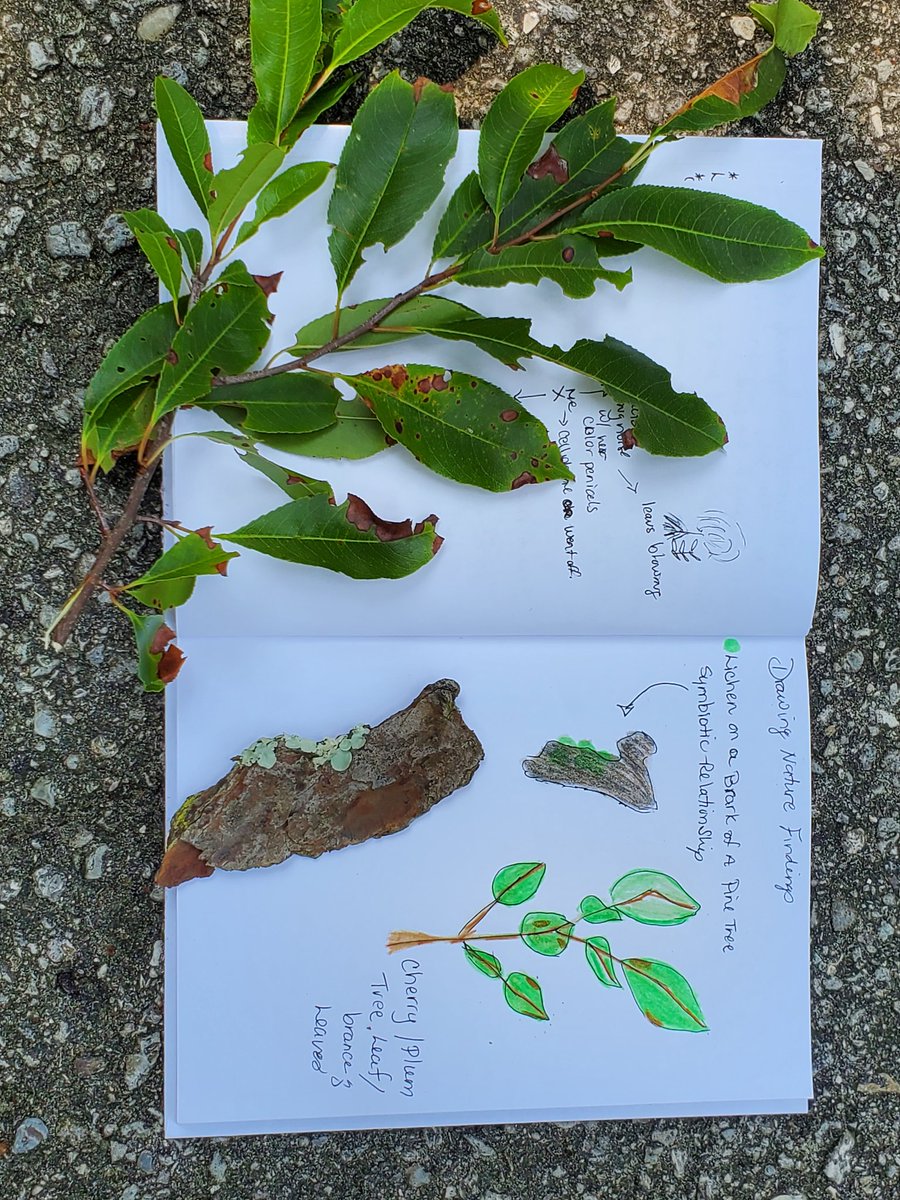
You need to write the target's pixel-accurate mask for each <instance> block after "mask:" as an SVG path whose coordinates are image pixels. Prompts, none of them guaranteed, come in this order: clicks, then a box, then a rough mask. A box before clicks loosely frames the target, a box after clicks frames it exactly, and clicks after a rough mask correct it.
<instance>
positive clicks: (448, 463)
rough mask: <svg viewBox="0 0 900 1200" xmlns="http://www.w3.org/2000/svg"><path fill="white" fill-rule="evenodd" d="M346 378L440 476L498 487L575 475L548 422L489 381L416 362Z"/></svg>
mask: <svg viewBox="0 0 900 1200" xmlns="http://www.w3.org/2000/svg"><path fill="white" fill-rule="evenodd" d="M342 378H344V379H345V380H346V382H348V383H350V384H352V385H353V386H354V387H355V388H356V389H357V391H358V392H359V394H360V396H361V397H362V398H363V399H364V400H365V401H366V402H367V403H368V404H369V405H371V407H372V410H373V411H374V413H375V415H376V417H377V418H378V420H379V421H380V422H381V424H382V426H383V427H384V429H386V430H387V431H388V432H389V433H390V436H391V437H392V438H395V439H396V440H397V441H398V442H400V443H401V444H402V445H403V446H405V447H406V448H407V449H408V450H409V451H410V452H411V453H412V454H414V455H415V457H416V458H417V459H419V461H420V462H422V463H424V464H425V466H427V467H430V468H431V470H432V471H437V472H438V474H440V475H446V476H448V477H449V478H450V479H455V480H457V481H458V482H459V483H468V484H471V485H472V486H474V487H481V488H486V489H487V490H488V491H494V492H503V491H509V490H510V489H515V488H518V487H522V486H523V485H524V484H527V483H543V482H546V481H548V480H552V479H571V478H573V476H572V474H571V472H570V471H569V469H568V467H566V465H565V464H564V463H563V461H562V458H561V457H560V453H559V447H558V446H557V445H556V443H555V442H552V441H551V440H550V435H549V433H548V432H547V430H546V428H545V427H544V425H543V424H542V422H541V421H539V420H538V419H537V417H534V416H532V415H531V413H529V412H527V411H526V409H524V408H523V407H522V406H521V405H520V404H519V403H518V401H516V400H514V399H513V397H512V396H510V395H508V394H507V393H506V392H504V391H502V390H501V389H500V388H498V387H496V386H495V385H494V384H492V383H488V382H486V381H485V380H483V379H477V378H475V377H474V376H472V375H465V374H463V373H462V372H461V371H447V370H444V369H443V368H442V367H433V366H422V365H420V364H417V363H411V364H409V365H408V366H405V367H404V366H393V367H384V368H381V369H379V370H374V371H368V372H366V374H365V375H356V376H342Z"/></svg>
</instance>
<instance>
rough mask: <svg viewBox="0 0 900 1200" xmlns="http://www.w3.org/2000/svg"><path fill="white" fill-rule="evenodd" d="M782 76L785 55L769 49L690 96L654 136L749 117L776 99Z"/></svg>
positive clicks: (699, 130) (698, 128)
mask: <svg viewBox="0 0 900 1200" xmlns="http://www.w3.org/2000/svg"><path fill="white" fill-rule="evenodd" d="M784 76H785V62H784V55H783V54H782V53H781V51H780V50H778V49H775V48H774V47H770V48H769V49H768V50H767V51H766V52H765V54H757V56H756V57H755V58H751V59H750V60H749V62H745V63H742V64H741V66H739V67H735V69H734V70H733V71H729V72H728V74H727V75H723V76H722V78H721V79H717V80H716V82H715V83H712V84H710V86H709V87H708V88H704V90H703V91H702V92H698V94H697V95H696V96H692V97H691V99H690V100H688V101H687V103H686V104H683V105H682V107H681V108H680V109H679V110H678V111H677V112H676V113H674V114H673V115H672V116H671V117H670V118H669V119H668V121H666V122H665V123H664V124H663V125H660V126H659V128H658V129H656V130H654V133H655V134H661V133H678V132H682V131H686V132H690V133H700V132H702V131H703V130H704V129H712V128H713V127H714V126H716V125H727V124H729V123H730V122H732V121H739V120H740V119H741V118H742V117H752V116H753V114H754V113H757V112H759V110H760V109H761V108H763V107H765V105H766V104H768V103H769V101H770V100H773V99H774V98H775V96H777V95H778V92H779V89H780V88H781V85H782V83H783V82H784Z"/></svg>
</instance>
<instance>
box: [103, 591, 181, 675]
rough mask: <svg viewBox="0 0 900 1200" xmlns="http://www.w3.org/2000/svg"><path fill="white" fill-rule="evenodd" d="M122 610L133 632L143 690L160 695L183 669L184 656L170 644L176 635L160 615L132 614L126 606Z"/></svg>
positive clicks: (120, 608)
mask: <svg viewBox="0 0 900 1200" xmlns="http://www.w3.org/2000/svg"><path fill="white" fill-rule="evenodd" d="M118 607H119V610H120V611H121V612H123V613H125V615H126V616H127V617H128V620H129V621H130V622H131V627H132V629H133V630H134V640H135V643H136V644H137V651H138V678H139V679H140V681H141V683H142V684H143V685H144V691H147V692H161V691H163V689H164V688H165V686H166V684H167V683H170V682H171V680H173V679H174V678H175V676H176V675H177V674H178V671H179V669H180V668H181V663H182V661H183V659H184V655H183V654H182V653H181V651H180V650H179V649H178V647H177V646H173V645H170V643H171V641H172V639H173V638H174V636H175V632H174V630H172V629H170V628H169V627H168V625H167V624H166V622H165V618H164V617H162V616H160V615H159V614H158V613H154V614H152V615H150V616H145V615H144V614H143V613H136V612H133V611H132V610H131V609H130V608H128V607H126V605H124V604H120V605H119V606H118Z"/></svg>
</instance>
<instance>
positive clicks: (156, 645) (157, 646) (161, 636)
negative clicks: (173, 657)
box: [149, 625, 175, 654]
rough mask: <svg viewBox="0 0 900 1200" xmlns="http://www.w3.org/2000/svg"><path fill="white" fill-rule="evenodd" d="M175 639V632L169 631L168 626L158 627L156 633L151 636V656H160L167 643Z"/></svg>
mask: <svg viewBox="0 0 900 1200" xmlns="http://www.w3.org/2000/svg"><path fill="white" fill-rule="evenodd" d="M174 637H175V630H174V629H170V628H169V626H168V625H160V627H159V629H157V631H156V633H154V635H153V640H152V642H151V643H150V648H149V649H150V653H151V654H162V653H163V651H164V650H165V648H166V646H168V644H169V642H171V641H172V639H173V638H174Z"/></svg>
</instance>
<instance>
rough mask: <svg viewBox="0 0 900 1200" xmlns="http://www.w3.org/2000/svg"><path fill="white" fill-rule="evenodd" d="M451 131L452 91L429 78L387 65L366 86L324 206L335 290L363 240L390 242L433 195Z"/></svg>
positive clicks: (348, 275)
mask: <svg viewBox="0 0 900 1200" xmlns="http://www.w3.org/2000/svg"><path fill="white" fill-rule="evenodd" d="M358 7H359V4H357V6H356V7H355V8H353V9H352V10H351V15H352V13H355V12H356V11H357V9H358ZM458 132H459V130H458V126H457V121H456V106H455V104H454V101H453V97H452V96H451V95H450V94H449V93H447V92H444V91H442V90H441V88H439V87H438V86H437V84H434V83H428V82H426V83H425V84H424V86H423V85H420V84H419V83H416V84H415V85H413V84H409V83H406V82H405V81H404V80H403V79H401V78H400V75H399V73H398V72H397V71H393V72H392V73H391V74H390V75H388V76H387V78H385V79H383V80H382V81H381V83H380V84H379V85H378V86H377V87H376V88H375V89H374V91H372V92H371V94H370V95H369V97H368V98H367V99H366V101H365V103H364V104H363V106H362V108H360V110H359V112H358V113H357V114H356V116H355V117H354V119H353V126H352V128H351V130H350V136H349V137H348V139H347V141H346V143H345V145H344V149H343V152H342V153H341V157H340V161H339V162H338V167H337V174H336V176H335V181H334V191H333V192H332V195H331V202H330V204H329V206H328V221H329V224H330V225H331V226H332V232H331V235H330V236H329V238H328V248H329V250H330V252H331V261H332V263H333V264H334V270H335V275H336V278H337V286H338V292H339V293H342V292H343V291H344V289H345V288H346V286H347V284H348V283H349V282H350V280H351V279H352V278H353V276H354V274H355V273H356V271H357V269H358V268H359V266H360V264H361V263H362V261H363V258H362V252H363V250H364V249H365V248H366V247H367V246H372V245H374V244H375V243H376V242H380V243H381V244H382V245H383V246H384V248H385V249H386V250H387V249H388V248H389V247H391V246H393V245H395V244H396V243H397V242H399V241H400V239H401V238H403V237H405V236H406V234H407V233H409V231H410V230H411V229H412V228H413V226H414V225H415V224H416V222H417V221H418V220H419V218H420V217H421V216H422V214H423V213H424V212H425V210H426V209H427V208H429V207H430V206H431V204H432V203H433V202H434V201H435V199H436V198H437V196H438V193H439V192H440V190H441V187H442V185H443V180H444V171H445V170H446V167H447V163H448V162H449V161H450V159H451V158H452V157H453V153H454V151H455V150H456V142H457V136H458Z"/></svg>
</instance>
